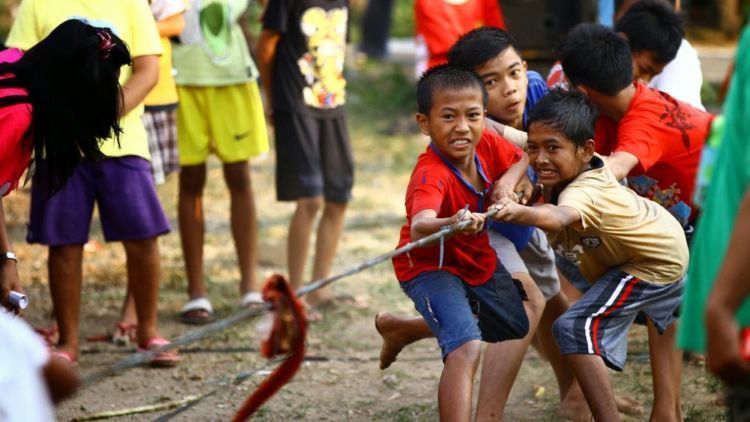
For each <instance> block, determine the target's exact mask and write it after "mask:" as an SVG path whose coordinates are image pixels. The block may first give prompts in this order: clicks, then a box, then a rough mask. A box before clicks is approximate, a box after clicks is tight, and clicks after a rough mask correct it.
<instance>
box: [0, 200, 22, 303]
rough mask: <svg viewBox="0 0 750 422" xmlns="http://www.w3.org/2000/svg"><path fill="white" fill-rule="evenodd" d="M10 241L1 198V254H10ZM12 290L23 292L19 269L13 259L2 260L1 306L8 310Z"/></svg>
mask: <svg viewBox="0 0 750 422" xmlns="http://www.w3.org/2000/svg"><path fill="white" fill-rule="evenodd" d="M10 251H11V247H10V239H9V238H8V232H7V231H6V230H5V211H3V200H2V198H0V253H5V252H10ZM11 290H15V291H21V286H20V283H19V281H18V269H17V268H16V261H14V260H12V259H0V306H5V307H7V308H8V309H12V310H15V309H14V308H10V307H8V294H9V293H10V291H11Z"/></svg>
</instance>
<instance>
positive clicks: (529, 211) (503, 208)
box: [494, 199, 581, 232]
mask: <svg viewBox="0 0 750 422" xmlns="http://www.w3.org/2000/svg"><path fill="white" fill-rule="evenodd" d="M494 206H495V207H498V208H500V211H498V213H497V214H496V215H495V219H496V220H500V221H504V222H506V223H516V224H524V225H527V226H536V227H539V228H540V229H542V230H544V231H548V232H557V231H560V230H562V229H563V228H564V227H566V226H569V225H571V224H573V223H575V222H576V221H579V220H580V219H581V214H579V213H578V211H577V210H576V209H575V208H571V207H567V206H562V207H558V206H557V205H552V204H544V205H536V206H533V207H529V206H526V205H520V204H516V203H515V202H513V201H510V200H508V199H504V200H502V201H501V202H500V203H499V204H496V205H494Z"/></svg>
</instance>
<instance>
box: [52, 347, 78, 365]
mask: <svg viewBox="0 0 750 422" xmlns="http://www.w3.org/2000/svg"><path fill="white" fill-rule="evenodd" d="M49 354H50V357H51V358H58V359H61V360H64V361H65V362H67V363H68V365H70V366H77V365H78V361H77V360H76V358H74V357H73V355H72V354H71V353H70V352H66V351H65V350H50V352H49Z"/></svg>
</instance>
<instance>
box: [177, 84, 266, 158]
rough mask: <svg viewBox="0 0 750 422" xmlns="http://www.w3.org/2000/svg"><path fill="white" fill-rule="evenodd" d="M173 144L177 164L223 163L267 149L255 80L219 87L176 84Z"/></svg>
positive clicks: (256, 154)
mask: <svg viewBox="0 0 750 422" xmlns="http://www.w3.org/2000/svg"><path fill="white" fill-rule="evenodd" d="M177 92H178V94H179V97H180V105H179V107H178V108H177V145H178V146H179V149H180V165H182V166H190V165H195V164H202V163H205V162H206V159H207V158H208V154H210V153H211V152H214V153H216V155H218V156H219V158H220V159H221V161H223V162H224V163H236V162H240V161H247V160H248V159H250V158H251V157H257V156H259V155H261V154H264V153H266V152H268V131H267V129H266V119H265V116H264V114H263V103H262V102H261V99H260V91H259V89H258V83H257V82H248V83H245V84H239V85H229V86H220V87H198V86H179V87H177Z"/></svg>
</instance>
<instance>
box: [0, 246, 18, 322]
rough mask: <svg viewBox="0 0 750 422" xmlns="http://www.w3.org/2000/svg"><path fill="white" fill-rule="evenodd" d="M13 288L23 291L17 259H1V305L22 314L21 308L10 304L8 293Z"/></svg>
mask: <svg viewBox="0 0 750 422" xmlns="http://www.w3.org/2000/svg"><path fill="white" fill-rule="evenodd" d="M11 290H15V291H17V292H19V293H22V292H23V290H22V289H21V284H20V283H19V281H18V270H17V269H16V261H14V260H12V259H5V260H2V261H0V305H2V306H4V307H5V308H6V309H8V310H9V311H12V312H15V313H16V314H18V315H20V314H21V309H19V308H16V307H13V306H10V304H9V303H8V295H9V294H10V292H11Z"/></svg>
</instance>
